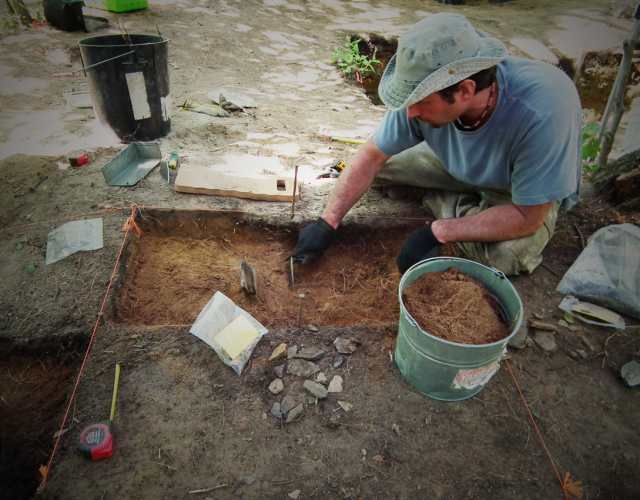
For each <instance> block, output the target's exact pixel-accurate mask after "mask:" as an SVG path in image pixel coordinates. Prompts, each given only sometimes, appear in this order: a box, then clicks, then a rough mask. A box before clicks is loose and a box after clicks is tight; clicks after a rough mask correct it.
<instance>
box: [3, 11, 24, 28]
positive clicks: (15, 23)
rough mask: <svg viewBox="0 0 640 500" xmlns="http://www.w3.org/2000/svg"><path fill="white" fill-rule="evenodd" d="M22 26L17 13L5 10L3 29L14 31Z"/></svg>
mask: <svg viewBox="0 0 640 500" xmlns="http://www.w3.org/2000/svg"><path fill="white" fill-rule="evenodd" d="M19 27H20V18H19V17H18V16H16V15H15V14H11V13H9V12H5V13H4V14H3V15H2V31H13V30H15V29H17V28H19Z"/></svg>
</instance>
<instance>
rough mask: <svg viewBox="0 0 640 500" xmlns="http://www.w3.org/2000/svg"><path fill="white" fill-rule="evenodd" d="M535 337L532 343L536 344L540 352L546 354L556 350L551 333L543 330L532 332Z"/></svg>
mask: <svg viewBox="0 0 640 500" xmlns="http://www.w3.org/2000/svg"><path fill="white" fill-rule="evenodd" d="M534 331H535V336H534V337H533V341H534V342H535V343H536V344H538V345H539V346H540V347H541V348H542V350H544V351H546V352H552V351H555V350H556V341H555V340H554V338H553V333H551V332H549V331H545V330H534Z"/></svg>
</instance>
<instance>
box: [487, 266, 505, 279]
mask: <svg viewBox="0 0 640 500" xmlns="http://www.w3.org/2000/svg"><path fill="white" fill-rule="evenodd" d="M491 270H492V271H493V274H495V275H496V276H497V277H498V278H500V279H501V280H506V279H507V275H506V274H504V273H503V272H502V271H500V270H499V269H496V268H495V267H492V268H491Z"/></svg>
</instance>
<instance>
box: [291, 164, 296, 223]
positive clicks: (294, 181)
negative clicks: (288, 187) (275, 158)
mask: <svg viewBox="0 0 640 500" xmlns="http://www.w3.org/2000/svg"><path fill="white" fill-rule="evenodd" d="M297 184H298V165H296V170H295V173H294V174H293V198H292V199H291V218H292V219H293V210H294V208H295V205H296V187H297Z"/></svg>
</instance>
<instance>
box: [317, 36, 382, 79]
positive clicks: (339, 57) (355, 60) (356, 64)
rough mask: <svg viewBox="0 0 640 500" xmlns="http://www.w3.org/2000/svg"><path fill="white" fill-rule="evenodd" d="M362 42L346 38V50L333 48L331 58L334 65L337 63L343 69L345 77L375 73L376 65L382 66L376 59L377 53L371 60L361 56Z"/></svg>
mask: <svg viewBox="0 0 640 500" xmlns="http://www.w3.org/2000/svg"><path fill="white" fill-rule="evenodd" d="M361 41H362V40H355V41H353V42H352V41H351V37H350V36H347V37H345V42H344V48H338V47H333V54H330V55H329V57H330V58H331V60H332V61H333V62H334V63H337V65H338V67H339V68H340V69H342V74H343V75H345V76H346V75H349V74H351V72H357V71H359V72H360V74H361V75H362V74H364V73H368V72H371V73H375V71H376V70H375V68H374V67H373V65H374V64H382V63H381V62H380V61H378V60H377V59H376V54H375V52H374V53H373V55H372V56H371V58H369V57H368V56H364V55H362V54H360V49H359V47H358V44H359V43H360V42H361Z"/></svg>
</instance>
